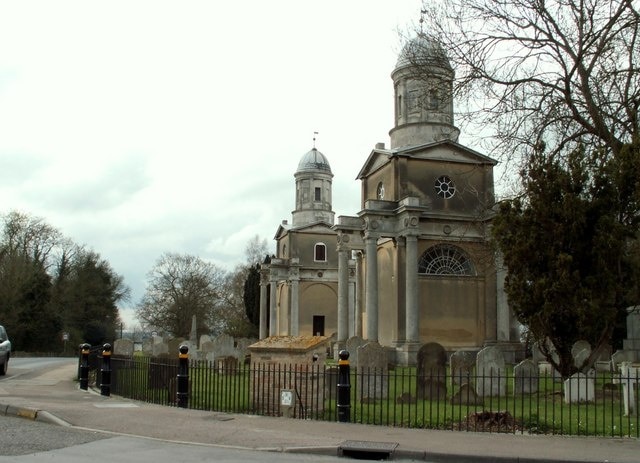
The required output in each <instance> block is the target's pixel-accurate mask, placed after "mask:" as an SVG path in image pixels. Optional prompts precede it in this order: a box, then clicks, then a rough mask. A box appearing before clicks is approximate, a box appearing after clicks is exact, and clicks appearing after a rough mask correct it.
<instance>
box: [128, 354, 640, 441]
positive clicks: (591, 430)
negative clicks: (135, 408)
mask: <svg viewBox="0 0 640 463" xmlns="http://www.w3.org/2000/svg"><path fill="white" fill-rule="evenodd" d="M134 365H135V366H134V367H129V368H126V369H122V370H120V371H118V374H117V381H118V383H119V384H118V389H119V391H121V392H117V394H119V395H123V396H127V397H130V398H133V399H137V400H145V401H147V402H152V403H158V404H162V405H175V397H176V394H175V393H176V391H175V377H173V378H171V377H169V378H168V381H166V382H165V383H163V382H162V381H155V383H154V381H152V378H153V375H152V374H151V372H150V364H149V362H142V363H135V364H134ZM171 373H173V371H172V372H171ZM169 376H171V374H169ZM251 377H252V371H251V369H250V368H249V367H248V366H243V365H240V366H239V367H238V368H237V369H234V370H233V371H226V372H221V371H218V370H216V369H215V368H213V367H212V365H211V364H210V363H209V362H200V363H197V362H192V364H191V368H190V370H189V386H190V387H189V407H190V408H194V409H200V410H210V411H219V412H228V413H246V414H255V413H259V411H258V410H257V409H256V405H255V403H254V400H253V398H254V396H255V395H256V392H259V391H256V390H255V389H256V388H258V389H259V388H260V385H256V381H252V378H251ZM505 378H506V379H507V385H506V388H507V389H506V394H505V395H504V396H502V397H485V398H484V399H483V401H482V404H478V405H466V404H459V403H460V402H458V404H454V403H452V401H451V396H452V395H453V394H455V393H456V392H458V391H459V389H460V387H459V386H458V385H455V384H452V381H451V378H450V377H447V395H446V397H435V398H433V399H432V400H426V399H417V398H416V395H417V394H416V379H417V375H416V369H415V367H396V368H395V370H391V371H389V372H388V373H387V374H386V387H385V389H384V393H383V394H382V395H383V397H384V398H368V399H361V397H366V396H367V395H370V394H367V391H366V390H364V384H365V383H364V382H363V381H362V375H361V374H356V373H355V372H354V371H353V370H352V372H351V375H350V382H351V391H350V392H351V413H350V415H351V416H350V420H351V421H352V422H355V423H362V424H374V425H384V426H398V427H411V428H428V429H449V430H461V431H477V432H511V433H526V434H528V433H533V434H558V435H584V436H605V437H625V436H630V437H640V429H639V428H640V422H639V418H638V416H637V415H635V416H631V417H628V416H624V409H623V403H622V394H621V386H620V384H615V383H614V381H613V378H612V377H611V375H609V374H603V375H598V376H597V379H596V382H595V401H594V402H592V403H571V404H566V403H565V402H564V395H563V388H562V383H561V382H557V381H555V380H554V379H553V378H552V377H549V376H541V377H540V378H539V380H538V391H537V392H535V393H533V394H514V391H513V370H512V368H509V369H508V370H507V372H506V375H505ZM470 379H473V377H471V378H470ZM319 387H324V384H321V385H320V386H319ZM322 402H323V403H322V405H323V406H322V407H321V410H320V411H317V408H316V407H312V406H310V407H309V410H308V411H305V412H304V414H303V415H304V416H305V417H307V418H313V419H321V420H329V421H335V420H337V407H336V394H335V391H333V392H329V393H328V395H325V396H324V400H323V401H322ZM316 405H317V404H316ZM302 406H303V407H304V406H305V405H304V404H302Z"/></svg>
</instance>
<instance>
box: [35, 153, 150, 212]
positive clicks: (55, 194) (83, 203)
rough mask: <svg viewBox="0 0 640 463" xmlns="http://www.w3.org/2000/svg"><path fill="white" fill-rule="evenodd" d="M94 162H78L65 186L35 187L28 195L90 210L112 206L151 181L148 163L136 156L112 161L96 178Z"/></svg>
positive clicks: (60, 207)
mask: <svg viewBox="0 0 640 463" xmlns="http://www.w3.org/2000/svg"><path fill="white" fill-rule="evenodd" d="M92 169H95V167H94V166H92V165H91V163H88V164H86V165H83V166H78V168H77V170H76V171H75V172H73V177H72V180H70V181H69V183H68V184H67V185H66V186H65V187H56V188H51V187H47V189H46V190H45V189H44V188H35V189H32V190H30V191H29V192H28V193H27V195H28V196H29V197H30V199H31V200H32V201H34V202H35V201H37V202H38V203H40V204H42V205H43V206H44V207H47V208H52V209H56V210H59V211H74V212H81V211H90V210H105V209H112V208H114V207H117V206H118V205H120V204H122V203H124V202H126V201H127V199H128V198H130V197H131V196H133V195H134V194H135V193H137V192H139V191H141V190H143V189H144V188H145V187H146V186H147V185H149V183H150V180H149V178H148V176H147V174H146V164H145V162H144V159H143V158H141V157H139V156H132V157H129V158H127V159H124V160H121V161H119V162H117V163H114V164H112V165H110V166H109V167H108V168H107V169H105V170H104V171H103V172H100V173H99V176H98V177H97V178H95V172H93V171H92Z"/></svg>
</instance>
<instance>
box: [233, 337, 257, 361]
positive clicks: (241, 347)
mask: <svg viewBox="0 0 640 463" xmlns="http://www.w3.org/2000/svg"><path fill="white" fill-rule="evenodd" d="M256 341H257V339H249V338H239V339H236V355H237V356H238V360H240V361H242V362H244V361H245V360H246V359H247V357H249V346H250V345H251V344H253V343H255V342H256Z"/></svg>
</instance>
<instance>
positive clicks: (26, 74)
mask: <svg viewBox="0 0 640 463" xmlns="http://www.w3.org/2000/svg"><path fill="white" fill-rule="evenodd" d="M419 11H420V0H386V1H383V0H348V1H347V0H317V1H306V0H290V1H284V0H282V1H278V0H271V1H264V0H244V1H228V2H222V1H213V0H210V1H183V2H165V1H158V0H153V1H134V0H127V1H109V2H94V1H88V0H82V1H77V2H71V1H64V0H58V1H41V2H34V1H28V0H21V1H16V2H2V3H1V4H0V212H2V213H7V212H9V211H11V210H18V211H21V212H24V213H28V214H30V215H33V216H37V217H42V218H44V219H45V221H46V222H47V223H48V224H50V225H52V226H54V227H56V228H58V229H59V230H60V231H61V232H62V233H63V234H64V235H65V236H67V237H69V238H71V239H72V240H73V241H74V242H76V243H78V244H84V245H86V246H87V247H88V248H90V249H93V250H94V251H96V252H98V253H99V254H100V255H101V256H102V257H103V258H105V259H106V260H107V261H109V263H110V264H111V266H112V268H113V269H114V271H115V272H116V273H118V274H120V275H122V276H123V277H124V279H125V283H126V284H127V285H128V286H130V287H131V289H132V298H131V301H130V302H129V303H127V304H124V305H123V306H122V309H123V312H122V315H123V318H124V319H125V321H126V322H127V325H128V327H132V326H131V323H132V322H131V320H132V314H133V310H132V308H133V307H134V306H135V304H136V303H137V302H138V301H139V300H140V298H141V297H142V295H143V293H144V286H145V280H146V273H147V272H148V271H149V270H150V269H151V268H152V266H153V265H154V263H155V261H156V260H157V259H158V257H160V255H161V254H162V253H164V252H177V253H188V254H193V255H196V256H199V257H201V258H203V259H206V260H209V261H212V262H213V263H215V264H217V265H220V266H223V267H225V268H228V269H232V268H233V267H234V266H235V265H236V264H238V263H240V262H242V261H243V260H244V248H245V246H246V244H247V242H248V241H249V240H250V239H251V238H252V237H253V236H255V235H259V236H260V237H261V238H266V239H267V240H268V242H269V246H270V247H271V248H272V249H273V248H274V241H273V236H274V234H275V231H276V229H277V227H278V225H279V223H280V222H281V221H282V220H283V219H289V220H290V218H291V211H292V209H293V207H294V199H295V198H294V194H295V188H294V186H295V182H294V178H293V174H294V172H295V170H296V167H297V164H298V161H299V159H300V157H301V156H302V155H303V154H304V153H305V152H307V151H308V150H309V149H311V147H312V146H313V136H314V135H313V133H314V132H315V131H317V132H319V133H318V135H317V142H316V145H317V148H318V149H319V150H320V151H321V152H323V153H324V154H325V155H326V156H327V157H328V159H329V162H330V164H331V168H332V171H333V174H334V179H333V198H334V201H333V209H334V211H335V212H336V216H339V215H354V214H355V213H357V211H358V210H359V199H360V185H359V182H357V181H356V180H355V177H356V175H357V173H358V171H359V170H360V168H361V167H362V164H363V163H364V161H365V160H366V158H367V156H368V155H369V153H370V151H371V149H372V148H373V147H374V145H375V143H376V142H385V143H387V144H388V131H389V129H391V127H392V124H393V86H392V81H391V78H390V77H389V76H390V73H391V71H392V69H393V67H394V64H395V62H396V57H397V53H398V51H399V49H400V46H401V41H400V36H399V34H398V30H400V31H405V32H406V30H407V29H409V28H411V25H412V24H414V23H415V22H416V21H417V20H418V19H419Z"/></svg>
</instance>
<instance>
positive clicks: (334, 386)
mask: <svg viewBox="0 0 640 463" xmlns="http://www.w3.org/2000/svg"><path fill="white" fill-rule="evenodd" d="M339 372H340V369H339V368H338V367H337V366H332V367H327V368H325V370H324V398H325V399H328V400H336V399H337V395H338V373H339Z"/></svg>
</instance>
